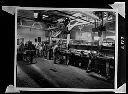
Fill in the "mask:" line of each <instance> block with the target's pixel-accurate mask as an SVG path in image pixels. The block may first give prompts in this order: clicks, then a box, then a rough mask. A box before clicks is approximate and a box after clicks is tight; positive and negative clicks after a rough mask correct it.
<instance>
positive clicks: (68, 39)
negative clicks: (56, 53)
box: [67, 34, 70, 47]
mask: <svg viewBox="0 0 128 94" xmlns="http://www.w3.org/2000/svg"><path fill="white" fill-rule="evenodd" d="M69 41H70V34H67V47H68V44H69Z"/></svg>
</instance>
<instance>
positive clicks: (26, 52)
mask: <svg viewBox="0 0 128 94" xmlns="http://www.w3.org/2000/svg"><path fill="white" fill-rule="evenodd" d="M59 45H60V44H59V43H57V42H56V41H54V42H53V43H52V44H49V42H40V43H37V44H33V43H32V41H28V42H26V43H25V44H23V43H21V44H20V46H19V48H18V49H17V50H18V57H20V58H21V59H23V60H24V59H26V58H28V57H29V60H30V61H31V62H32V60H33V58H34V57H43V58H45V59H48V60H52V59H55V57H56V55H57V50H56V49H58V47H59ZM26 61H27V60H26Z"/></svg>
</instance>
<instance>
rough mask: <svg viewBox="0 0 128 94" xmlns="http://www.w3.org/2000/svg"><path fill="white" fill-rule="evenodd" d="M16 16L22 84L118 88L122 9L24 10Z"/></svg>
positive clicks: (18, 78)
mask: <svg viewBox="0 0 128 94" xmlns="http://www.w3.org/2000/svg"><path fill="white" fill-rule="evenodd" d="M15 20H16V22H15V28H16V31H15V41H16V43H15V73H14V74H15V76H14V77H15V79H14V81H15V86H16V87H17V88H34V89H36V88H37V89H38V88H41V89H44V88H54V89H60V88H61V89H63V88H64V89H68V88H76V89H114V88H115V85H116V81H115V80H116V78H117V77H116V76H117V75H116V72H117V69H116V68H117V67H116V66H117V65H116V64H117V62H116V60H117V55H116V54H117V47H118V45H117V40H118V36H117V34H118V30H117V11H115V10H113V9H91V8H90V9H89V8H88V9H86V8H19V9H17V10H16V14H15Z"/></svg>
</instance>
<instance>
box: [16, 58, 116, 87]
mask: <svg viewBox="0 0 128 94" xmlns="http://www.w3.org/2000/svg"><path fill="white" fill-rule="evenodd" d="M34 61H36V62H37V63H35V64H30V65H26V64H25V63H24V62H23V61H18V62H17V80H16V84H17V87H30V88H86V89H87V88H88V89H113V88H114V86H113V84H112V83H109V82H106V81H103V80H101V79H97V78H95V77H93V76H91V75H90V73H86V70H83V69H80V68H77V67H74V66H70V65H62V64H53V60H46V59H43V58H36V59H34Z"/></svg>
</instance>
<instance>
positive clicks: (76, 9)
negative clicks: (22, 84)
mask: <svg viewBox="0 0 128 94" xmlns="http://www.w3.org/2000/svg"><path fill="white" fill-rule="evenodd" d="M18 10H68V11H69V10H72V11H83V10H84V11H112V12H116V33H115V36H116V38H115V78H114V79H115V81H114V89H81V88H19V87H16V59H17V58H16V55H17V11H18ZM14 53H15V54H14V87H15V88H16V89H17V90H21V91H71V92H72V91H73V92H74V91H75V92H102V91H103V92H104V91H106V92H115V91H116V90H117V89H118V88H117V69H118V9H104V8H101V9H99V8H98V9H97V8H52V7H16V9H15V52H14Z"/></svg>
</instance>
